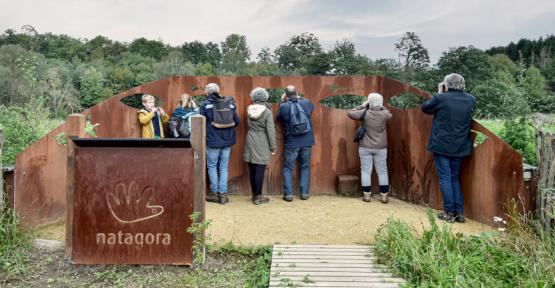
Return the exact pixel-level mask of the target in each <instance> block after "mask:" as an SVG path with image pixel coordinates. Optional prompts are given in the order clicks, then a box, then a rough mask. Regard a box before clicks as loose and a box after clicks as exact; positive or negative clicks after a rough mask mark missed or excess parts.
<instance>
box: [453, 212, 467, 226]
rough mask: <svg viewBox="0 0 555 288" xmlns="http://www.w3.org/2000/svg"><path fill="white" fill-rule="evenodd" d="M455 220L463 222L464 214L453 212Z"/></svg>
mask: <svg viewBox="0 0 555 288" xmlns="http://www.w3.org/2000/svg"><path fill="white" fill-rule="evenodd" d="M455 221H457V222H459V223H464V221H465V219H464V215H463V213H462V212H458V211H457V212H455Z"/></svg>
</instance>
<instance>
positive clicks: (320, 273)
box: [273, 270, 395, 278]
mask: <svg viewBox="0 0 555 288" xmlns="http://www.w3.org/2000/svg"><path fill="white" fill-rule="evenodd" d="M273 275H276V276H279V277H289V276H305V275H310V276H325V277H370V278H374V277H384V278H395V277H394V276H393V274H391V273H386V272H352V271H343V270H336V271H304V270H301V271H275V274H273Z"/></svg>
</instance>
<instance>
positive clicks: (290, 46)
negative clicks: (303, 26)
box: [274, 32, 322, 70]
mask: <svg viewBox="0 0 555 288" xmlns="http://www.w3.org/2000/svg"><path fill="white" fill-rule="evenodd" d="M321 53H322V45H321V44H320V41H319V40H318V38H317V37H316V36H315V35H314V34H312V33H307V32H305V33H301V34H300V35H294V36H293V37H291V38H290V39H289V41H287V42H286V43H285V44H282V45H280V46H278V48H276V50H275V51H274V54H275V56H276V58H277V62H278V64H279V66H280V67H281V68H283V69H287V70H295V69H300V68H302V67H303V63H304V62H305V61H307V60H308V59H309V58H310V57H312V56H315V55H317V54H321Z"/></svg>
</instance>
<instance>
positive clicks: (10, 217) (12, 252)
mask: <svg viewBox="0 0 555 288" xmlns="http://www.w3.org/2000/svg"><path fill="white" fill-rule="evenodd" d="M0 196H1V195H0ZM28 247H29V237H28V236H27V235H25V234H24V233H23V232H21V230H20V229H19V221H18V218H17V215H16V213H15V211H14V210H13V209H10V208H6V209H4V211H0V272H2V273H5V274H6V275H7V276H12V275H17V274H20V273H23V272H25V271H26V266H25V260H26V257H25V253H24V250H25V248H28ZM0 283H1V282H0Z"/></svg>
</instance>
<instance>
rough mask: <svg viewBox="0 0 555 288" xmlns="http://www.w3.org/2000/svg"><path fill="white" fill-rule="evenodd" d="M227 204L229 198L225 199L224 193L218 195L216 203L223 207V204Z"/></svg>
mask: <svg viewBox="0 0 555 288" xmlns="http://www.w3.org/2000/svg"><path fill="white" fill-rule="evenodd" d="M228 202H229V198H227V195H226V194H225V193H221V194H218V203H220V204H222V205H224V204H227V203H228Z"/></svg>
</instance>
